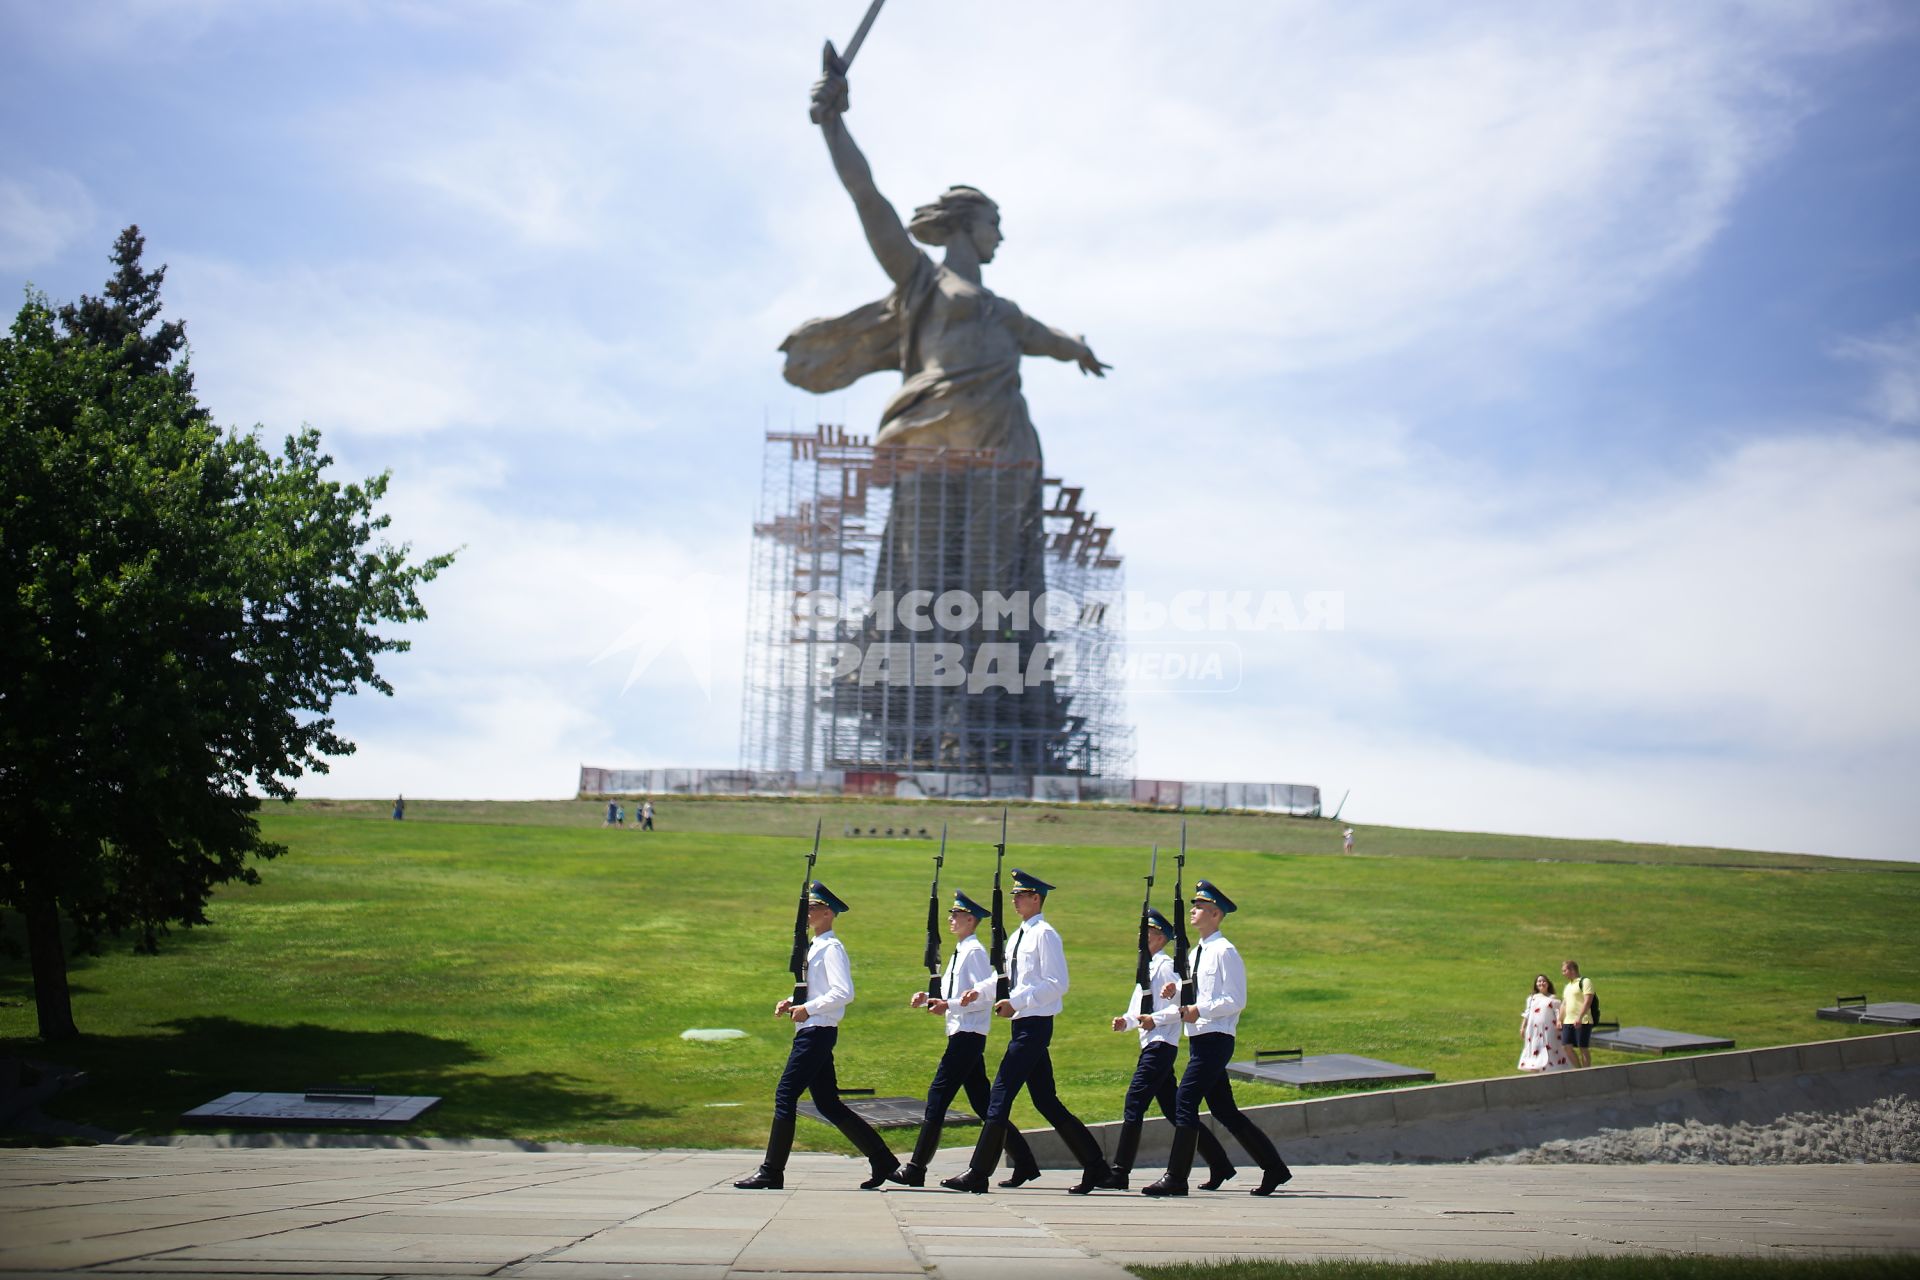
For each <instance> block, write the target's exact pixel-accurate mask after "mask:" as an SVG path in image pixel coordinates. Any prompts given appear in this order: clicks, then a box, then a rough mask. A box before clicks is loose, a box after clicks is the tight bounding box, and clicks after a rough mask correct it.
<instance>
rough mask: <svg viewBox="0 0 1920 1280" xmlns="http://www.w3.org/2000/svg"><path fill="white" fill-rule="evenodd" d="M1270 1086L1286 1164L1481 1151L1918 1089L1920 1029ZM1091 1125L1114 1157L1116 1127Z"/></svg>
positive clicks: (1263, 1109)
mask: <svg viewBox="0 0 1920 1280" xmlns="http://www.w3.org/2000/svg"><path fill="white" fill-rule="evenodd" d="M1182 1061H1183V1062H1184V1058H1183V1059H1182ZM1260 1088H1261V1086H1258V1085H1248V1084H1246V1083H1244V1082H1242V1081H1235V1092H1236V1094H1237V1095H1238V1096H1239V1098H1240V1099H1241V1100H1242V1108H1241V1109H1242V1110H1243V1111H1244V1112H1245V1113H1246V1114H1247V1115H1248V1116H1249V1117H1251V1118H1252V1119H1253V1121H1254V1123H1256V1124H1258V1125H1259V1126H1260V1127H1261V1129H1263V1130H1264V1131H1265V1132H1266V1133H1267V1134H1268V1136H1270V1137H1271V1138H1272V1139H1273V1140H1274V1142H1275V1143H1276V1144H1277V1145H1278V1146H1279V1147H1280V1150H1281V1153H1282V1154H1283V1155H1284V1156H1286V1158H1287V1160H1288V1162H1289V1163H1294V1164H1353V1163H1376V1162H1382V1161H1454V1160H1476V1159H1480V1158H1482V1157H1485V1156H1497V1155H1507V1154H1510V1153H1512V1152H1515V1151H1521V1150H1525V1149H1527V1148H1531V1147H1536V1146H1539V1145H1540V1144H1541V1143H1543V1142H1550V1141H1552V1140H1554V1139H1556V1138H1583V1137H1590V1136H1592V1135H1594V1134H1597V1133H1599V1132H1600V1131H1601V1130H1602V1129H1631V1128H1638V1127H1640V1126H1643V1125H1649V1124H1653V1123H1656V1122H1659V1121H1669V1122H1677V1121H1683V1120H1698V1121H1701V1122H1703V1123H1709V1124H1722V1125H1725V1124H1734V1123H1737V1122H1741V1121H1744V1122H1746V1123H1748V1124H1765V1123H1769V1122H1771V1121H1774V1120H1777V1119H1779V1118H1780V1117H1782V1116H1785V1115H1790V1114H1792V1113H1794V1112H1800V1111H1823V1112H1824V1111H1835V1112H1837V1111H1846V1110H1851V1109H1853V1108H1856V1107H1860V1106H1864V1105H1866V1104H1867V1103H1869V1102H1873V1101H1875V1100H1877V1099H1881V1098H1888V1097H1896V1096H1899V1095H1903V1094H1904V1095H1907V1096H1920V1031H1900V1032H1895V1033H1892V1034H1890V1035H1876V1036H1851V1037H1847V1038H1845V1039H1841V1040H1820V1041H1815V1042H1813V1043H1809V1044H1789V1045H1779V1046H1776V1047H1774V1048H1770V1049H1734V1050H1730V1051H1728V1052H1726V1053H1702V1054H1691V1055H1687V1056H1685V1057H1674V1058H1658V1059H1654V1060H1652V1061H1648V1062H1629V1063H1623V1064H1621V1065H1618V1066H1611V1067H1589V1068H1588V1069H1587V1070H1585V1071H1557V1072H1554V1073H1553V1074H1551V1075H1542V1076H1534V1075H1513V1076H1504V1077H1501V1078H1499V1079H1493V1080H1463V1081H1460V1082H1458V1083H1453V1084H1431V1085H1419V1086H1416V1087H1413V1088H1406V1089H1383V1090H1379V1091H1376V1092H1372V1093H1353V1094H1345V1095H1342V1096H1340V1097H1335V1098H1314V1099H1309V1100H1307V1101H1303V1102H1278V1103H1270V1104H1268V1105H1265V1106H1246V1105H1244V1101H1245V1099H1246V1098H1247V1096H1248V1095H1249V1094H1257V1092H1258V1091H1259V1090H1260ZM1124 1089H1125V1082H1124V1081H1119V1080H1116V1081H1115V1082H1114V1093H1115V1095H1116V1100H1117V1098H1118V1095H1119V1094H1120V1093H1122V1092H1123V1091H1124ZM1208 1124H1210V1125H1211V1126H1212V1127H1213V1129H1214V1132H1215V1133H1217V1134H1218V1135H1219V1137H1220V1139H1221V1141H1222V1142H1224V1143H1225V1144H1226V1146H1227V1150H1228V1151H1229V1152H1231V1153H1234V1154H1235V1156H1236V1158H1238V1159H1240V1160H1242V1161H1243V1163H1247V1164H1251V1161H1248V1160H1246V1158H1245V1153H1244V1152H1242V1151H1241V1150H1240V1147H1239V1144H1238V1143H1236V1142H1235V1141H1234V1140H1233V1138H1232V1136H1231V1135H1229V1134H1228V1133H1227V1132H1226V1131H1225V1130H1223V1129H1221V1128H1220V1126H1219V1125H1217V1124H1213V1122H1212V1121H1211V1120H1209V1121H1208ZM1088 1128H1090V1129H1091V1130H1092V1131H1093V1136H1094V1137H1095V1139H1097V1140H1098V1141H1099V1143H1100V1145H1101V1149H1102V1150H1103V1151H1105V1152H1106V1153H1107V1154H1108V1155H1109V1156H1111V1154H1112V1152H1113V1147H1114V1142H1115V1140H1116V1138H1117V1136H1118V1134H1119V1131H1120V1125H1119V1123H1118V1122H1114V1123H1110V1124H1096V1125H1089V1126H1088ZM1172 1131H1173V1127H1172V1126H1171V1125H1170V1124H1168V1123H1167V1121H1165V1120H1163V1119H1160V1118H1159V1116H1158V1114H1157V1113H1153V1118H1152V1119H1150V1120H1148V1121H1147V1124H1146V1128H1145V1129H1144V1131H1143V1132H1142V1134H1141V1141H1140V1157H1139V1161H1138V1163H1139V1165H1140V1167H1142V1168H1147V1167H1150V1166H1153V1165H1155V1164H1156V1163H1162V1162H1164V1160H1165V1158H1166V1154H1167V1149H1168V1144H1169V1142H1170V1140H1171V1136H1172ZM1027 1139H1028V1141H1029V1142H1030V1143H1031V1144H1032V1146H1033V1150H1034V1154H1035V1156H1036V1157H1038V1159H1039V1161H1040V1163H1041V1164H1042V1165H1044V1166H1046V1167H1047V1168H1054V1169H1058V1168H1070V1167H1073V1166H1074V1161H1073V1159H1072V1157H1070V1156H1069V1155H1068V1154H1067V1149H1066V1144H1065V1143H1063V1142H1061V1141H1060V1139H1059V1137H1058V1136H1057V1135H1055V1133H1054V1131H1053V1130H1051V1129H1034V1130H1028V1131H1027Z"/></svg>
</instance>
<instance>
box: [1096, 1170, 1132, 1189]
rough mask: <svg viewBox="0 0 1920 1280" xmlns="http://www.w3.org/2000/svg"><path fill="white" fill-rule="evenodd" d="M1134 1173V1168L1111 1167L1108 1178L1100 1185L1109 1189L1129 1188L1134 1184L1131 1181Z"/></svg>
mask: <svg viewBox="0 0 1920 1280" xmlns="http://www.w3.org/2000/svg"><path fill="white" fill-rule="evenodd" d="M1132 1174H1133V1170H1131V1169H1109V1170H1107V1180H1106V1181H1105V1182H1102V1183H1101V1184H1100V1185H1101V1186H1102V1187H1103V1188H1105V1189H1106V1190H1108V1191H1126V1190H1129V1189H1130V1188H1131V1185H1132V1184H1131V1182H1130V1181H1129V1179H1130V1178H1131V1176H1132Z"/></svg>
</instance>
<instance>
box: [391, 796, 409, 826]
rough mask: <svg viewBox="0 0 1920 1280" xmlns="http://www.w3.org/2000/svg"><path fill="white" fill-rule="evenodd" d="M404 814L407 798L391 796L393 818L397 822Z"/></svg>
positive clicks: (405, 814) (405, 813) (405, 812)
mask: <svg viewBox="0 0 1920 1280" xmlns="http://www.w3.org/2000/svg"><path fill="white" fill-rule="evenodd" d="M406 816H407V798H406V797H405V796H395V797H394V798H393V820H394V821H395V822H398V821H400V820H401V819H402V818H404V817H406Z"/></svg>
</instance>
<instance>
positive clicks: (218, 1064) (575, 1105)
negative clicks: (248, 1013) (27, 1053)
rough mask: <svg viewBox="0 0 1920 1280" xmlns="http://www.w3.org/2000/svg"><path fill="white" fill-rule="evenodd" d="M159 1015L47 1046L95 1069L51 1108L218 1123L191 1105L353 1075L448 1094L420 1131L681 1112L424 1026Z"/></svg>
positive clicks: (91, 1116) (66, 1113) (187, 1127)
mask: <svg viewBox="0 0 1920 1280" xmlns="http://www.w3.org/2000/svg"><path fill="white" fill-rule="evenodd" d="M158 1025H159V1026H161V1027H163V1028H165V1029H166V1030H167V1031H170V1032H172V1033H173V1034H155V1035H122V1036H99V1035H88V1036H82V1037H81V1038H80V1039H79V1040H76V1041H71V1042H68V1043H64V1044H60V1045H58V1046H51V1045H50V1046H47V1048H46V1049H45V1050H43V1051H42V1054H38V1055H36V1056H45V1057H47V1058H57V1059H58V1061H59V1062H60V1063H61V1064H62V1065H63V1066H70V1067H77V1068H79V1069H81V1070H83V1071H85V1072H87V1074H88V1079H87V1082H86V1083H85V1084H84V1085H83V1086H81V1087H80V1088H78V1089H76V1090H74V1091H73V1092H71V1093H68V1094H66V1095H64V1096H62V1097H61V1098H60V1099H59V1100H58V1101H57V1102H54V1103H52V1104H50V1105H49V1106H48V1107H47V1108H45V1109H46V1111H47V1112H48V1113H49V1114H51V1115H57V1116H59V1117H60V1118H62V1119H67V1120H75V1121H80V1122H82V1123H86V1124H92V1125H99V1126H101V1127H103V1128H108V1129H114V1130H117V1131H119V1132H122V1133H172V1132H182V1131H192V1132H208V1131H212V1129H213V1128H215V1127H214V1126H196V1125H194V1124H192V1123H191V1122H186V1121H182V1120H181V1119H180V1115H181V1113H182V1112H184V1111H188V1110H190V1109H192V1108H193V1107H197V1106H199V1105H201V1104H202V1103H206V1102H211V1101H212V1100H213V1099H215V1098H217V1097H219V1096H220V1095H221V1094H224V1093H230V1092H234V1091H237V1090H239V1091H247V1092H277V1093H300V1092H302V1091H303V1090H306V1089H308V1088H311V1087H313V1086H314V1085H354V1086H358V1087H362V1088H368V1089H372V1090H374V1091H376V1092H379V1093H385V1094H431V1095H434V1096H437V1097H439V1098H440V1099H441V1102H440V1105H439V1106H437V1107H435V1108H434V1109H433V1110H432V1111H429V1112H428V1113H427V1114H426V1115H425V1116H423V1117H421V1118H420V1119H419V1120H418V1121H416V1122H414V1123H413V1124H412V1125H408V1126H405V1127H404V1128H403V1129H400V1130H397V1131H398V1132H404V1133H409V1134H415V1135H428V1134H442V1135H459V1136H462V1137H476V1138H519V1137H528V1136H533V1135H539V1134H547V1133H552V1132H555V1131H557V1130H562V1129H571V1128H578V1127H580V1126H582V1125H584V1124H591V1123H593V1122H597V1121H620V1120H638V1119H650V1118H657V1117H660V1116H664V1115H667V1114H670V1113H669V1112H668V1111H667V1110H666V1109H664V1108H660V1107H654V1106H648V1105H646V1104H644V1103H635V1102H632V1101H629V1100H626V1099H622V1098H617V1097H615V1096H613V1095H611V1094H608V1093H603V1092H598V1091H595V1090H592V1089H587V1088H583V1087H582V1082H581V1081H580V1080H579V1079H578V1078H577V1077H574V1076H569V1075H566V1074H564V1073H562V1072H557V1071H526V1072H520V1073H518V1074H497V1073H492V1072H488V1071H486V1070H484V1064H485V1063H486V1061H487V1058H486V1055H485V1054H483V1053H481V1052H480V1051H479V1050H477V1049H475V1048H474V1047H473V1046H472V1045H470V1044H467V1043H466V1042H465V1041H461V1040H453V1039H444V1038H441V1037H438V1036H430V1035H423V1034H421V1033H419V1032H413V1031H348V1030H341V1029H338V1028H335V1027H322V1026H315V1025H313V1024H311V1023H300V1024H296V1025H294V1026H284V1027H282V1026H267V1025H263V1024H260V1023H252V1022H241V1021H238V1020H236V1019H233V1018H220V1017H212V1018H180V1019H176V1020H174V1021H171V1022H165V1023H160V1024H158ZM219 1127H232V1126H219ZM258 1127H259V1128H265V1129H276V1128H277V1129H299V1128H304V1127H307V1126H301V1125H297V1124H288V1123H278V1124H265V1125H261V1126H258ZM323 1127H324V1126H323ZM369 1127H373V1128H377V1127H378V1126H369Z"/></svg>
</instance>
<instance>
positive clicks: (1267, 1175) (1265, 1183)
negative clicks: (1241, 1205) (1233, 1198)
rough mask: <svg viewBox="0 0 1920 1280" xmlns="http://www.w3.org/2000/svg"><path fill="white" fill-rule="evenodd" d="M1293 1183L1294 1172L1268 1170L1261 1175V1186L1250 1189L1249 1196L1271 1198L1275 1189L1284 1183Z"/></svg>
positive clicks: (1288, 1170)
mask: <svg viewBox="0 0 1920 1280" xmlns="http://www.w3.org/2000/svg"><path fill="white" fill-rule="evenodd" d="M1292 1181H1293V1171H1292V1170H1291V1169H1268V1170H1267V1171H1266V1172H1264V1173H1262V1174H1261V1175H1260V1185H1259V1186H1257V1187H1250V1188H1248V1190H1247V1194H1248V1195H1250V1196H1270V1195H1272V1194H1273V1189H1274V1188H1275V1187H1277V1186H1279V1185H1280V1184H1281V1183H1283V1182H1292Z"/></svg>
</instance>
